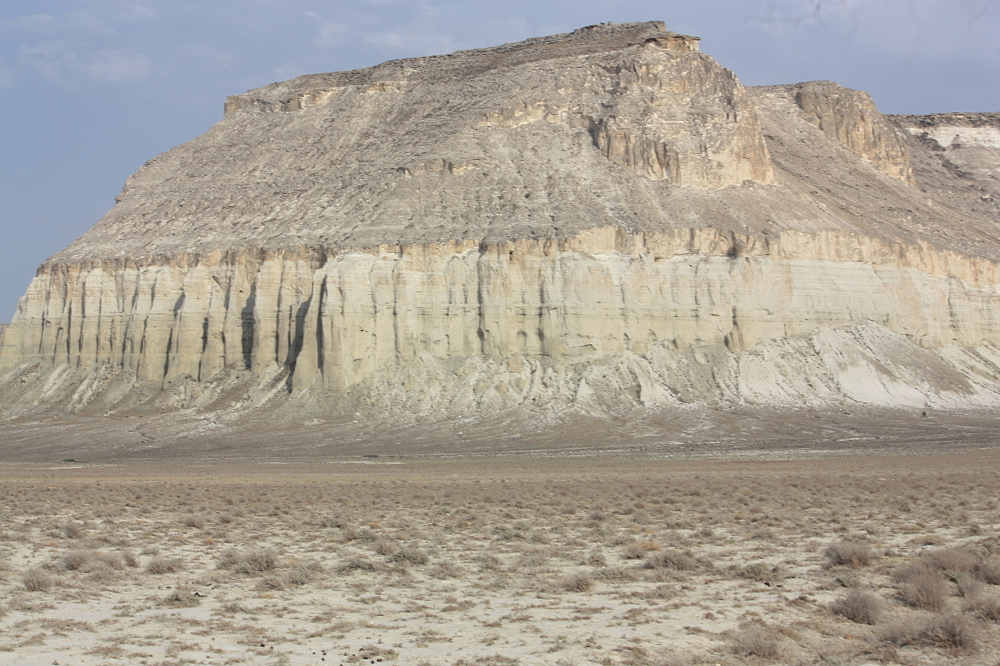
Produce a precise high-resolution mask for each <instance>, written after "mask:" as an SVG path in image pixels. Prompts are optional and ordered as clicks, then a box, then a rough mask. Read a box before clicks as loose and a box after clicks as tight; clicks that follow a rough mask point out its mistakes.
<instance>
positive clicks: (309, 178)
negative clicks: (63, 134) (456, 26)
mask: <svg viewBox="0 0 1000 666" xmlns="http://www.w3.org/2000/svg"><path fill="white" fill-rule="evenodd" d="M991 119H992V120H991ZM993 120H995V118H993V117H992V116H987V115H975V114H967V115H963V116H961V117H960V118H957V117H952V116H948V117H938V116H933V117H910V116H906V117H893V118H886V117H883V116H882V115H881V114H879V113H878V111H877V110H876V109H875V107H874V105H873V104H872V103H871V100H870V98H869V97H868V96H867V95H866V94H865V93H861V92H858V91H852V90H847V89H844V88H841V87H839V86H837V85H836V84H832V83H828V82H814V83H806V84H798V85H794V86H769V87H763V88H756V89H745V88H744V87H743V86H742V85H740V83H739V81H738V80H737V79H736V77H735V76H734V75H733V74H732V73H731V72H730V71H728V70H726V69H724V68H722V67H720V66H719V65H718V64H717V63H715V62H714V61H713V60H712V59H711V58H710V57H708V56H706V55H704V54H702V53H700V52H699V51H698V45H697V40H696V39H695V38H690V37H684V36H681V35H676V34H674V33H670V32H668V31H666V29H665V28H664V26H663V24H661V23H655V22H654V23H641V24H626V25H621V26H615V25H604V26H595V27H591V28H586V29H581V30H578V31H576V32H574V33H570V34H567V35H556V36H553V37H545V38H538V39H533V40H528V41H527V42H522V43H518V44H509V45H504V46H500V47H495V48H491V49H482V50H477V51H468V52H460V53H456V54H452V55H448V56H435V57H429V58H417V59H411V60H401V61H393V62H389V63H385V64H383V65H379V66H377V67H373V68H369V69H365V70H358V71H354V72H340V73H333V74H319V75H311V76H305V77H300V78H298V79H295V80H293V81H289V82H286V83H277V84H273V85H270V86H267V87H264V88H260V89H258V90H253V91H250V92H248V93H246V94H245V95H237V96H234V97H231V98H230V99H229V100H228V101H227V103H226V113H225V117H224V118H223V120H222V121H221V122H220V123H219V124H217V125H216V126H215V127H213V128H212V129H211V130H209V131H208V132H207V133H206V134H204V135H202V136H201V137H198V138H197V139H195V140H193V141H191V142H189V143H187V144H184V145H182V146H178V147H177V148H174V149H173V150H170V151H168V152H167V153H164V154H163V155H161V156H159V157H157V158H155V159H153V160H151V161H150V162H149V163H147V164H146V165H145V166H143V167H142V169H140V170H139V172H137V173H136V174H135V175H134V176H132V177H131V178H130V179H129V181H128V183H127V184H126V186H125V188H124V190H123V192H122V195H121V196H120V197H119V200H118V203H117V205H116V206H115V207H114V208H113V209H112V210H111V211H110V212H109V213H108V214H107V215H106V216H105V217H104V218H103V219H102V220H101V221H100V222H99V223H98V224H97V225H95V227H94V228H93V229H91V230H90V231H89V232H87V233H86V234H84V235H83V236H82V237H81V238H80V239H78V240H77V241H75V242H74V243H73V244H72V245H70V246H69V247H68V248H66V249H65V250H63V251H62V252H60V253H59V254H57V255H55V256H53V257H52V258H51V259H49V260H48V261H47V262H46V263H45V264H43V265H42V267H41V268H40V269H39V273H38V276H37V277H36V278H35V280H34V281H33V282H32V284H31V286H30V287H29V290H28V293H27V294H26V295H25V296H24V298H22V300H21V302H20V304H19V308H18V312H17V315H16V317H15V319H14V321H13V322H12V323H11V324H10V326H9V327H8V328H7V329H6V331H4V333H3V339H2V348H0V369H2V372H3V374H2V375H0V396H2V397H3V405H4V407H3V409H4V410H5V413H6V414H7V415H18V414H25V413H30V412H33V411H38V410H45V409H62V410H64V409H70V410H80V409H85V408H90V409H101V410H121V409H128V408H135V407H144V408H149V407H151V406H152V407H155V408H162V409H177V408H190V407H193V408H198V409H203V410H218V409H229V408H236V409H239V408H244V407H254V406H259V405H262V404H265V403H266V404H269V405H273V406H278V407H281V408H282V409H290V410H292V413H294V414H304V413H313V412H315V413H324V414H325V413H330V412H335V411H338V410H339V411H343V412H345V413H352V414H353V413H355V412H361V411H368V412H370V413H375V412H378V413H385V414H392V413H400V414H413V413H425V412H434V411H440V410H451V411H452V412H454V413H460V414H481V413H488V412H495V411H497V410H501V411H502V410H508V409H514V408H520V409H530V410H536V411H537V410H542V411H545V410H558V409H562V408H566V407H576V408H579V409H583V410H586V411H590V412H594V413H602V412H606V411H613V410H617V409H621V408H627V407H630V406H636V405H643V406H647V407H652V406H656V405H665V404H679V403H706V402H712V403H720V402H721V403H723V404H737V403H747V402H749V403H751V404H765V405H774V404H793V405H794V404H801V403H808V404H836V403H839V402H842V401H845V400H847V401H856V402H863V403H872V404H885V405H911V406H912V405H937V404H940V405H972V404H980V405H985V404H994V403H995V402H996V400H997V399H998V396H1000V384H997V379H998V377H1000V352H998V351H997V350H996V347H995V345H997V344H998V342H1000V309H998V305H1000V297H998V285H1000V274H998V268H997V263H996V262H997V261H998V260H1000V244H998V238H1000V235H998V234H997V231H998V228H997V227H998V225H997V223H998V220H1000V215H998V207H997V203H996V201H997V200H996V198H994V196H993V193H994V192H996V191H997V187H996V177H995V173H996V171H995V167H996V165H997V164H1000V156H998V152H1000V140H996V139H997V136H1000V135H998V134H997V131H998V130H997V125H996V123H995V122H993ZM995 135H996V136H995ZM952 137H957V138H952ZM942 142H944V143H942ZM945 144H947V145H945Z"/></svg>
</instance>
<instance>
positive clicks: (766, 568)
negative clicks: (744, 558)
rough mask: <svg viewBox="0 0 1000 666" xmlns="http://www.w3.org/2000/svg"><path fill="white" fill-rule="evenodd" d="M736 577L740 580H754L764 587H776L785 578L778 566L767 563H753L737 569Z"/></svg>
mask: <svg viewBox="0 0 1000 666" xmlns="http://www.w3.org/2000/svg"><path fill="white" fill-rule="evenodd" d="M736 575H737V576H739V577H740V578H746V579H747V580H753V581H756V582H758V583H763V584H764V585H774V584H776V583H779V582H781V580H782V579H783V578H784V576H782V574H781V570H780V569H779V568H778V567H777V566H771V565H770V564H767V563H766V562H753V563H752V564H747V565H744V566H742V567H738V568H737V569H736Z"/></svg>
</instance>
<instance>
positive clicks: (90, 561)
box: [62, 548, 125, 573]
mask: <svg viewBox="0 0 1000 666" xmlns="http://www.w3.org/2000/svg"><path fill="white" fill-rule="evenodd" d="M62 566H63V568H64V569H66V571H79V572H81V573H92V572H104V573H107V572H110V571H112V570H114V571H121V570H122V569H124V568H125V557H124V556H123V555H122V554H121V553H102V552H100V551H96V550H86V549H82V548H81V549H76V550H71V551H68V552H67V553H66V554H65V555H63V557H62Z"/></svg>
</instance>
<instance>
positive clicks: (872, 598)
mask: <svg viewBox="0 0 1000 666" xmlns="http://www.w3.org/2000/svg"><path fill="white" fill-rule="evenodd" d="M884 609H885V604H883V602H882V600H881V599H880V598H879V597H878V596H877V595H874V594H872V593H871V592H864V591H862V590H851V591H850V592H849V593H848V594H847V596H846V597H843V598H841V599H838V600H836V601H834V602H833V603H831V604H830V610H831V611H832V612H833V613H835V614H837V615H840V616H841V617H845V618H847V619H848V620H850V621H851V622H857V623H858V624H875V623H877V622H878V621H879V619H880V618H881V617H882V612H883V610H884Z"/></svg>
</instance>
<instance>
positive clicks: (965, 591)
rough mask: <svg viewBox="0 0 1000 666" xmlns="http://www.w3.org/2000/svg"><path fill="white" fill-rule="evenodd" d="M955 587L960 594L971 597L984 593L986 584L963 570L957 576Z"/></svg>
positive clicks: (963, 596) (967, 597)
mask: <svg viewBox="0 0 1000 666" xmlns="http://www.w3.org/2000/svg"><path fill="white" fill-rule="evenodd" d="M955 587H956V588H957V589H958V596H960V597H962V598H965V599H969V598H972V597H978V596H979V595H980V594H982V593H983V588H984V587H985V585H984V584H983V581H981V580H980V579H978V578H976V577H975V576H973V575H972V574H971V573H967V572H963V573H960V574H958V575H957V576H955Z"/></svg>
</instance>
